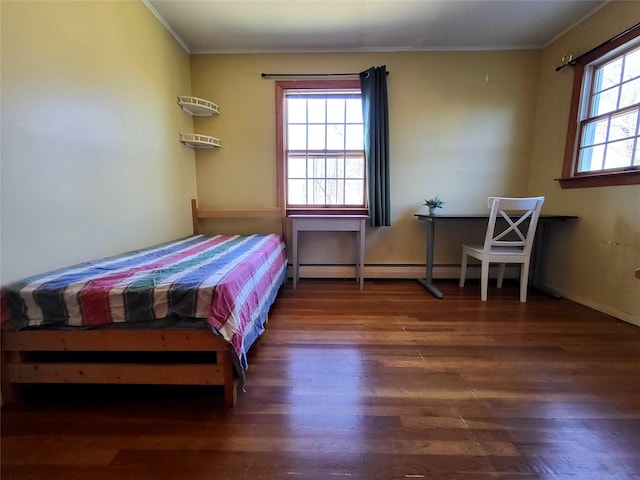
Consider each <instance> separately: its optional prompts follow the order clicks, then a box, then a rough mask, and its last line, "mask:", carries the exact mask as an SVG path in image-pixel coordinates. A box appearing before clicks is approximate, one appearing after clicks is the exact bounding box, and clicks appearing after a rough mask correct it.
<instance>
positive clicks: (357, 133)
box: [344, 125, 364, 150]
mask: <svg viewBox="0 0 640 480" xmlns="http://www.w3.org/2000/svg"><path fill="white" fill-rule="evenodd" d="M363 134H364V132H363V130H362V125H347V130H346V139H345V146H344V148H345V149H346V150H364V141H363V140H362V137H363Z"/></svg>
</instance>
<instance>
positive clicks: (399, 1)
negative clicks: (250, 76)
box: [143, 0, 607, 53]
mask: <svg viewBox="0 0 640 480" xmlns="http://www.w3.org/2000/svg"><path fill="white" fill-rule="evenodd" d="M143 1H144V3H145V4H146V5H147V6H148V7H149V9H150V10H151V11H152V12H154V14H155V15H156V16H157V17H158V18H159V19H160V20H161V21H162V22H163V23H164V24H165V26H166V27H167V28H168V29H169V31H171V33H172V34H173V35H174V36H175V37H176V39H177V40H178V41H179V42H180V43H181V44H182V46H183V47H184V48H185V49H186V50H187V51H188V52H190V53H249V52H251V53H258V52H343V51H344V52H372V51H421V50H422V51H424V50H503V49H520V48H541V47H544V46H545V45H547V44H548V43H549V42H551V41H552V40H554V39H555V38H557V37H558V36H559V35H561V34H562V33H564V32H565V31H567V30H568V29H569V28H571V27H573V26H574V25H576V24H577V23H579V22H580V21H582V20H583V19H584V18H586V17H588V16H589V15H591V14H592V13H594V12H595V11H596V10H598V9H600V8H601V7H602V6H603V5H604V4H606V3H607V1H600V0H598V1H596V0H339V1H334V0H143Z"/></svg>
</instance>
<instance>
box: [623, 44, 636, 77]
mask: <svg viewBox="0 0 640 480" xmlns="http://www.w3.org/2000/svg"><path fill="white" fill-rule="evenodd" d="M636 77H640V48H638V49H636V50H635V51H633V52H631V53H629V54H627V56H626V58H625V60H624V74H623V75H622V80H623V81H626V80H631V79H632V78H636Z"/></svg>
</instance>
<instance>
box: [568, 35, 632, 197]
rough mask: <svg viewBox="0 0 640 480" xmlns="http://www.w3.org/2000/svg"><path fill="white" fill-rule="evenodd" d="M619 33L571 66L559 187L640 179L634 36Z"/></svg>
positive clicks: (628, 182)
mask: <svg viewBox="0 0 640 480" xmlns="http://www.w3.org/2000/svg"><path fill="white" fill-rule="evenodd" d="M631 33H634V32H631ZM623 37H625V35H623V36H621V37H618V39H617V40H618V41H613V42H610V43H611V45H609V44H605V45H604V46H601V47H598V48H596V49H594V51H592V52H589V54H587V55H585V57H586V58H584V60H583V61H582V62H579V63H577V64H576V66H575V73H574V74H575V78H574V92H573V99H572V102H571V108H572V113H571V116H572V118H573V119H574V120H573V121H572V122H571V123H570V125H569V131H568V134H567V147H566V150H565V161H564V167H563V175H562V178H561V179H560V183H561V185H562V187H563V188H572V187H590V186H604V185H628V184H636V183H640V133H639V132H640V130H639V129H640V41H639V40H640V38H639V37H638V32H635V34H634V35H633V36H631V38H629V36H628V35H627V36H626V38H623Z"/></svg>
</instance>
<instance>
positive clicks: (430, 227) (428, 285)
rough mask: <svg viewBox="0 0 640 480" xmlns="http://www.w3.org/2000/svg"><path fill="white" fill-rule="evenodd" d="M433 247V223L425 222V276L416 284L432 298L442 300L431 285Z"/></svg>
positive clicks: (439, 293)
mask: <svg viewBox="0 0 640 480" xmlns="http://www.w3.org/2000/svg"><path fill="white" fill-rule="evenodd" d="M434 245H435V223H434V222H432V221H427V243H426V247H427V263H426V276H425V278H424V279H422V278H419V279H418V283H419V284H420V285H422V286H423V287H424V288H426V289H427V290H428V291H429V292H431V294H432V295H433V296H434V297H437V298H444V294H443V293H442V292H441V291H440V290H439V289H438V288H437V287H436V286H435V285H434V284H433V248H434Z"/></svg>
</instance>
